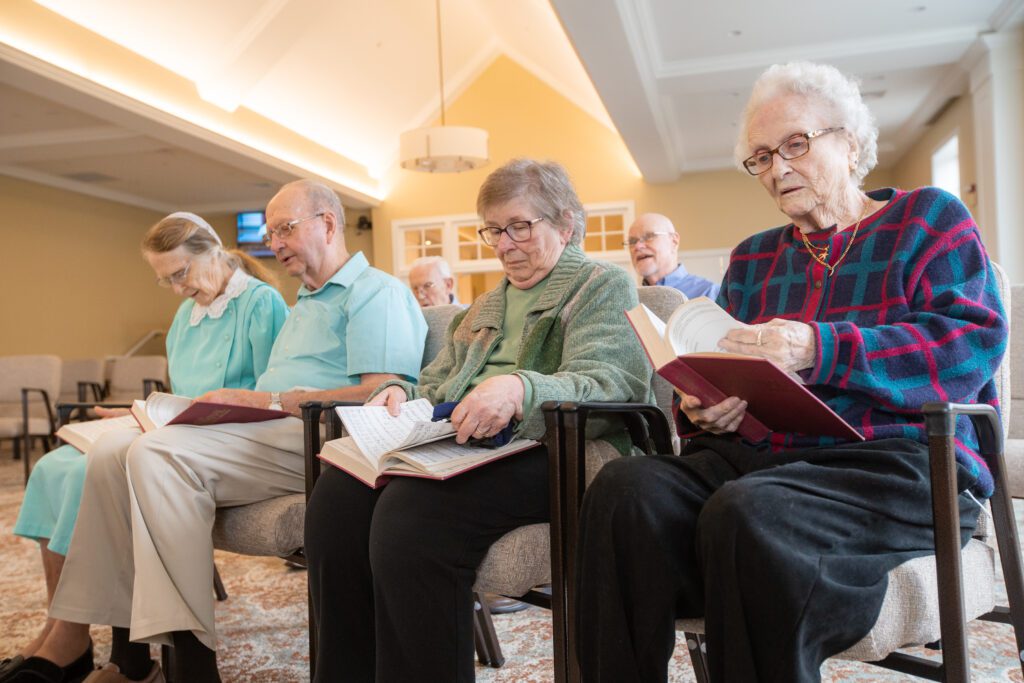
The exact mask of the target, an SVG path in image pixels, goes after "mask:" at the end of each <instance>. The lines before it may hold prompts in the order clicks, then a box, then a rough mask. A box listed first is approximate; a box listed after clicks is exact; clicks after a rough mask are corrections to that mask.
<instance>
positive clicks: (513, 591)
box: [473, 441, 619, 596]
mask: <svg viewBox="0 0 1024 683" xmlns="http://www.w3.org/2000/svg"><path fill="white" fill-rule="evenodd" d="M617 457H619V452H618V451H617V450H615V448H613V447H612V446H611V444H609V443H608V442H607V441H588V442H587V463H586V464H587V474H586V482H587V484H590V482H591V481H593V480H594V477H595V476H597V472H598V470H600V469H601V468H602V467H603V466H604V464H605V463H606V462H608V461H609V460H611V459H612V458H617ZM548 532H549V525H547V524H531V525H529V526H524V527H519V528H518V529H515V530H514V531H510V532H508V533H507V534H505V535H504V536H502V537H501V538H499V539H498V540H497V541H495V543H494V544H493V545H492V546H491V548H490V550H488V551H487V556H486V557H484V560H483V562H481V563H480V566H479V567H478V568H477V571H476V584H475V585H474V586H473V590H475V591H477V592H478V593H497V594H499V595H510V596H520V595H523V594H524V593H526V592H527V591H528V590H530V589H531V588H533V587H535V586H539V585H541V584H545V583H550V582H551V542H550V540H549V533H548Z"/></svg>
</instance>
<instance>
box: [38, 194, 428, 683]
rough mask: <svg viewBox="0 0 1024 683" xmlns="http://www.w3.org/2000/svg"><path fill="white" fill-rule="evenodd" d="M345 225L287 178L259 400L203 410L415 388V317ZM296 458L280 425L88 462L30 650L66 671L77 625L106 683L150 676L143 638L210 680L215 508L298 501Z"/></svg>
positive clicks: (287, 405) (334, 207)
mask: <svg viewBox="0 0 1024 683" xmlns="http://www.w3.org/2000/svg"><path fill="white" fill-rule="evenodd" d="M343 230H344V213H343V209H342V206H341V203H340V201H339V200H338V197H337V195H335V193H334V192H333V191H332V190H331V189H330V188H328V187H326V186H324V185H322V184H320V183H316V182H313V181H308V180H300V181H297V182H294V183H289V184H288V185H285V186H284V187H283V188H282V189H281V190H280V191H279V192H278V193H277V195H275V196H274V198H273V199H271V200H270V203H269V204H268V205H267V243H268V245H269V246H270V247H271V248H272V249H273V251H274V254H275V256H276V257H277V260H278V261H279V262H280V263H281V264H283V265H284V267H285V268H286V269H287V271H288V273H289V274H290V275H292V276H293V277H296V278H298V279H299V280H300V281H301V282H302V286H301V287H300V288H299V295H298V302H297V303H296V304H295V307H294V309H293V310H292V313H291V315H290V316H289V317H288V321H287V322H286V323H285V325H284V327H283V328H282V329H281V332H280V333H279V334H278V337H277V340H276V341H275V342H274V347H273V349H272V351H271V354H270V359H269V361H268V365H267V370H266V372H265V373H264V374H263V375H262V376H260V378H259V379H258V380H257V383H256V390H255V391H248V390H242V389H224V390H217V391H213V392H210V393H207V394H205V395H203V396H201V397H199V400H205V401H214V402H219V403H231V404H236V405H237V404H240V405H249V406H256V407H260V408H267V407H271V408H281V409H283V410H286V411H288V412H290V413H292V414H293V415H299V412H300V411H299V407H298V406H299V404H301V403H303V402H305V401H310V400H346V401H363V400H365V399H366V398H367V397H368V396H369V394H370V392H371V391H372V390H373V389H374V388H375V387H377V386H378V385H379V384H380V383H382V382H384V381H386V380H389V379H406V380H412V381H415V379H416V378H417V376H418V375H419V369H420V361H421V359H422V356H423V344H424V341H425V339H426V333H427V326H426V322H425V321H424V319H423V315H422V313H421V312H420V307H419V305H418V304H417V303H416V300H415V299H414V298H413V296H412V293H411V292H410V291H409V289H408V288H407V287H405V286H404V285H403V284H402V283H401V282H399V281H398V280H397V279H395V278H394V277H392V276H390V275H388V274H386V273H383V272H381V271H379V270H377V269H375V268H372V267H370V265H369V264H368V263H367V261H366V258H365V257H364V256H363V255H362V254H361V253H356V254H353V255H350V254H349V253H348V251H347V249H346V247H345V239H344V232H343ZM302 448H303V440H302V422H301V420H299V419H298V418H297V417H289V418H285V419H281V420H274V421H270V422H261V423H251V424H229V425H216V426H207V427H194V426H185V425H175V426H168V427H163V428H161V429H158V430H155V431H152V432H149V433H147V434H145V435H143V436H142V437H140V438H138V439H136V440H135V442H134V443H133V444H132V446H131V448H130V449H129V450H128V451H127V454H125V453H124V452H123V451H122V452H120V453H117V452H111V453H105V452H100V453H93V454H91V458H90V462H89V466H88V470H87V472H86V478H85V490H84V492H83V495H82V507H81V511H80V513H79V518H78V523H77V526H76V529H75V533H74V536H73V537H72V540H71V546H70V548H69V551H68V555H67V560H66V562H65V565H64V573H63V576H62V578H61V581H60V584H59V585H58V588H57V591H56V593H55V595H54V599H53V604H52V609H51V616H53V617H55V618H56V619H59V620H63V621H61V622H58V626H55V627H54V629H53V630H52V631H51V634H50V637H49V638H48V639H47V641H46V643H44V645H43V647H41V648H40V650H39V651H38V652H37V655H39V656H41V657H44V658H46V659H49V660H50V661H51V662H54V663H55V664H57V665H59V666H66V665H67V664H68V663H69V662H70V661H72V660H73V659H74V658H75V657H76V656H78V655H79V654H80V652H81V651H82V650H84V649H85V648H86V647H87V644H88V631H87V630H85V632H84V636H83V634H82V629H81V625H82V624H89V623H99V624H111V625H112V626H114V627H115V628H114V647H113V648H112V653H111V660H112V663H113V665H115V666H116V668H117V671H114V670H113V669H111V670H110V673H111V674H112V675H113V674H116V676H117V677H116V678H115V677H109V678H107V679H104V680H105V681H106V680H110V681H130V680H143V679H146V680H149V678H148V676H152V675H154V673H155V672H156V671H157V669H156V666H157V665H156V663H155V662H153V663H151V662H150V661H149V645H148V643H166V642H171V643H173V645H174V646H175V648H174V650H175V652H174V654H175V669H176V670H175V675H176V676H177V678H178V680H183V681H197V682H201V681H213V680H219V679H218V673H217V665H216V634H215V631H214V619H213V616H214V614H213V597H212V591H211V588H210V587H211V586H212V585H213V561H212V557H213V544H212V540H211V538H210V528H211V527H212V525H213V520H214V516H215V514H216V509H217V508H218V507H226V506H234V505H245V504H248V503H254V502H257V501H260V500H265V499H268V498H273V497H277V496H281V495H285V494H289V493H296V492H301V491H303V490H304V465H303V457H302ZM68 622H72V623H68ZM129 628H130V633H129ZM76 639H77V640H76ZM108 666H111V665H108Z"/></svg>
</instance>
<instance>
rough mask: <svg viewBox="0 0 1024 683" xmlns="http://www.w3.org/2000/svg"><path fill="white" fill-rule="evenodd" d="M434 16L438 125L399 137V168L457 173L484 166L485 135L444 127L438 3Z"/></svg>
mask: <svg viewBox="0 0 1024 683" xmlns="http://www.w3.org/2000/svg"><path fill="white" fill-rule="evenodd" d="M434 4H435V8H436V14H437V75H438V82H439V84H440V89H441V125H440V126H427V127H424V128H416V129H414V130H409V131H406V132H404V133H402V136H401V138H400V142H399V149H400V152H401V163H402V168H404V169H408V170H410V171H422V172H425V173H459V172H461V171H470V170H473V169H474V168H479V167H481V166H483V165H484V164H486V163H487V162H488V161H489V159H488V155H487V137H488V135H487V131H485V130H483V129H482V128H473V127H470V126H448V125H445V101H444V48H443V41H442V37H441V0H435V3H434Z"/></svg>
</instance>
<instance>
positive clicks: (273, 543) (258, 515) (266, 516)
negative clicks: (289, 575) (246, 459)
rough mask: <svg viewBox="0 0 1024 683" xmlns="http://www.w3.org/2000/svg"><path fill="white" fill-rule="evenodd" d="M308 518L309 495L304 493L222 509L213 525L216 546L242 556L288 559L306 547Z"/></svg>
mask: <svg viewBox="0 0 1024 683" xmlns="http://www.w3.org/2000/svg"><path fill="white" fill-rule="evenodd" d="M305 515H306V496H305V494H302V493H295V494H292V495H290V496H281V497H279V498H271V499H269V500H264V501H260V502H259V503H252V504H250V505H240V506H238V507H229V508H219V509H218V510H217V518H216V520H215V521H214V523H213V546H214V547H215V548H218V549H220V550H228V551H230V552H233V553H240V554H242V555H269V556H273V555H276V556H278V557H287V556H288V555H291V554H292V553H294V552H295V551H296V550H298V549H299V548H301V547H302V546H303V538H302V536H303V519H304V518H305Z"/></svg>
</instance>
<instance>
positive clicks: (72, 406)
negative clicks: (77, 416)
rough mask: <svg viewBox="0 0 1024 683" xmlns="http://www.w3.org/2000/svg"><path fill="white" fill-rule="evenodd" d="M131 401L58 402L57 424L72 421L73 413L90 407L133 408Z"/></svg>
mask: <svg viewBox="0 0 1024 683" xmlns="http://www.w3.org/2000/svg"><path fill="white" fill-rule="evenodd" d="M131 407H132V404H131V403H97V402H95V401H94V402H89V401H85V402H81V403H58V404H57V426H58V427H63V426H64V425H66V424H67V423H68V422H70V421H71V415H72V413H74V412H75V411H76V410H78V411H84V410H88V409H89V408H131Z"/></svg>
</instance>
